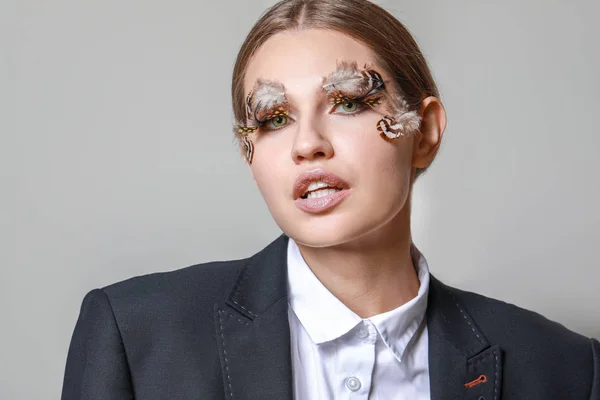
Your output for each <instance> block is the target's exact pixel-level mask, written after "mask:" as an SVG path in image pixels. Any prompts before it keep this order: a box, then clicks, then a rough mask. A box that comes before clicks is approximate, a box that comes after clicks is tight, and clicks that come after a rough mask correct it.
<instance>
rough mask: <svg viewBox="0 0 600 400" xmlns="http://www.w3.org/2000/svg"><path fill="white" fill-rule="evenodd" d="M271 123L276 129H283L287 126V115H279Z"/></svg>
mask: <svg viewBox="0 0 600 400" xmlns="http://www.w3.org/2000/svg"><path fill="white" fill-rule="evenodd" d="M269 123H270V124H271V125H272V126H273V127H275V128H281V127H282V126H284V125H285V124H287V117H286V116H285V115H279V116H277V117H275V118H273V119H271V120H269Z"/></svg>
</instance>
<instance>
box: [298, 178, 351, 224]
mask: <svg viewBox="0 0 600 400" xmlns="http://www.w3.org/2000/svg"><path fill="white" fill-rule="evenodd" d="M349 189H350V186H349V185H348V183H346V182H345V181H344V180H343V179H342V178H340V177H338V176H337V175H335V174H332V173H330V172H327V171H325V170H324V169H316V170H313V171H308V172H305V173H303V174H301V175H300V176H299V177H298V179H296V182H295V183H294V188H293V193H294V200H295V203H296V207H298V208H299V209H300V210H302V211H305V212H308V213H311V214H318V213H322V212H325V211H327V210H330V209H331V208H333V207H335V206H336V205H338V204H339V203H340V202H341V201H342V200H343V199H344V198H345V197H346V196H347V195H348V194H349V193H350V190H349Z"/></svg>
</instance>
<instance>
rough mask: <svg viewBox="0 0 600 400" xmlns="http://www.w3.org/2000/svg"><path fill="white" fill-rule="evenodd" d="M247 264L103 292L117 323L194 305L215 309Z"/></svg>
mask: <svg viewBox="0 0 600 400" xmlns="http://www.w3.org/2000/svg"><path fill="white" fill-rule="evenodd" d="M247 262H248V259H239V260H229V261H213V262H207V263H202V264H196V265H192V266H189V267H185V268H180V269H176V270H173V271H168V272H158V273H152V274H147V275H140V276H136V277H132V278H129V279H126V280H124V281H120V282H116V283H113V284H111V285H108V286H106V287H104V288H102V289H101V290H102V291H103V292H104V293H105V294H106V296H107V298H108V300H109V303H110V304H111V306H112V308H113V310H114V312H115V315H116V316H117V319H120V318H119V317H123V316H124V315H133V314H144V312H148V313H154V312H157V311H163V312H167V311H172V312H180V311H179V310H181V309H188V308H189V305H191V304H195V305H197V306H203V307H207V308H208V307H210V308H212V306H213V305H214V304H215V303H216V302H219V301H222V300H224V299H225V298H226V297H227V295H228V294H229V293H230V291H231V290H232V288H233V285H234V284H235V282H236V279H237V277H238V275H239V273H240V271H241V270H242V269H243V267H244V265H246V263H247ZM186 304H187V305H188V307H186ZM182 307H183V308H182Z"/></svg>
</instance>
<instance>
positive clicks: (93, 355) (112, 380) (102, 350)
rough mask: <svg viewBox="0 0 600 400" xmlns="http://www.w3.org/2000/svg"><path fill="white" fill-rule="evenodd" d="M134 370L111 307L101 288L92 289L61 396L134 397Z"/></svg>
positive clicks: (65, 399)
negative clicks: (128, 359)
mask: <svg viewBox="0 0 600 400" xmlns="http://www.w3.org/2000/svg"><path fill="white" fill-rule="evenodd" d="M133 398H134V395H133V388H132V383H131V374H130V371H129V367H128V364H127V357H126V355H125V348H124V346H123V341H122V339H121V334H120V332H119V328H118V326H117V322H116V319H115V316H114V314H113V310H112V307H111V305H110V302H109V299H108V297H107V296H106V293H105V292H104V291H103V290H101V289H95V290H92V291H91V292H89V293H88V294H87V295H86V296H85V298H84V299H83V303H82V305H81V311H80V313H79V318H78V320H77V324H76V325H75V330H74V332H73V337H72V339H71V345H70V346H69V352H68V355H67V365H66V368H65V376H64V381H63V388H62V397H61V399H62V400H106V399H111V400H126V399H127V400H130V399H133Z"/></svg>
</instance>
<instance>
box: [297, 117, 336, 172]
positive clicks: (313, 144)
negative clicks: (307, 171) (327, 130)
mask: <svg viewBox="0 0 600 400" xmlns="http://www.w3.org/2000/svg"><path fill="white" fill-rule="evenodd" d="M298 126H299V127H298V133H297V135H296V138H295V140H294V145H293V147H292V154H291V155H292V160H293V161H294V163H296V164H299V163H301V162H303V161H312V160H316V159H319V158H323V159H328V158H331V157H332V156H333V146H332V144H331V142H330V141H329V140H328V139H327V137H326V135H324V132H323V130H324V129H323V127H320V126H319V124H318V121H314V120H313V121H305V122H302V123H299V124H298Z"/></svg>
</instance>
